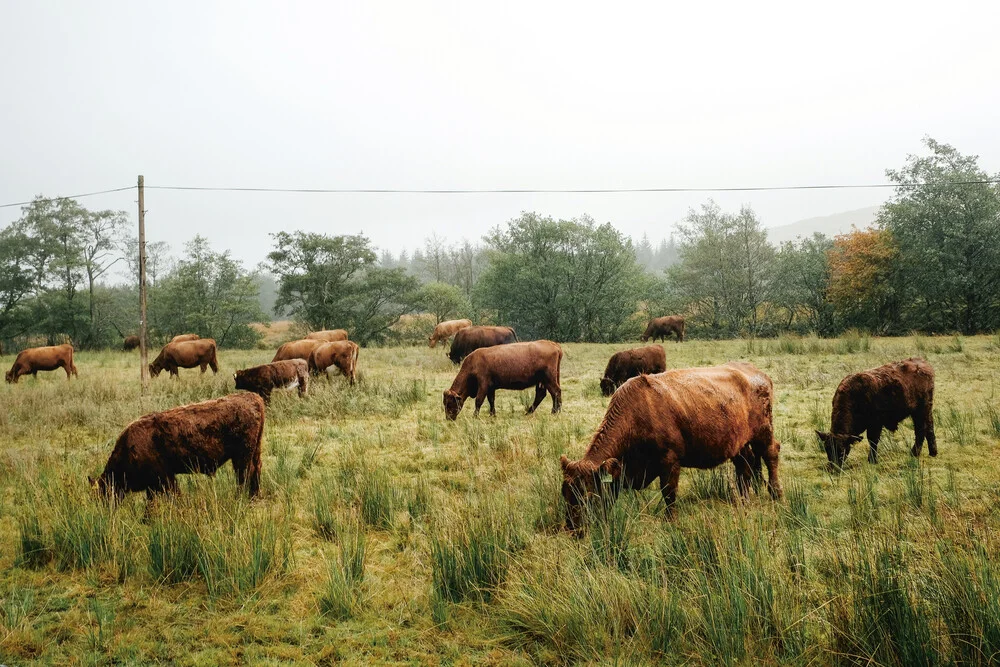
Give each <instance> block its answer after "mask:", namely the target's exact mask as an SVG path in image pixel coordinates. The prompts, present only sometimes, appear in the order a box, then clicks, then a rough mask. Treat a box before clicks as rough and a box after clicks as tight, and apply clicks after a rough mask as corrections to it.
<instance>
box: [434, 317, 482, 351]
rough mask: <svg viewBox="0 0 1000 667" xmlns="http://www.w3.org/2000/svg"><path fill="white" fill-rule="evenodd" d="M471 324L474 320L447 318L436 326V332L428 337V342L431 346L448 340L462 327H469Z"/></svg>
mask: <svg viewBox="0 0 1000 667" xmlns="http://www.w3.org/2000/svg"><path fill="white" fill-rule="evenodd" d="M471 326H472V320H446V321H444V322H442V323H441V324H439V325H437V326H436V327H434V332H433V333H432V334H431V336H430V338H428V339H427V342H428V343H429V344H430V346H431V347H434V346H435V345H437V344H438V342H440V341H442V340H448V339H449V338H451V337H452V336H454V335H455V334H456V333H458V332H459V331H461V330H462V329H467V328H468V327H471Z"/></svg>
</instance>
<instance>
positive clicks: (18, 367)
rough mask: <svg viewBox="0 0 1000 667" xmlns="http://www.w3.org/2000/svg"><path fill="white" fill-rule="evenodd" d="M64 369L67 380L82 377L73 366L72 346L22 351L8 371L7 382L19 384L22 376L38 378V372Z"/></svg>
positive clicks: (34, 348) (33, 348)
mask: <svg viewBox="0 0 1000 667" xmlns="http://www.w3.org/2000/svg"><path fill="white" fill-rule="evenodd" d="M57 368H62V369H63V370H65V371H66V379H67V380H69V379H70V376H71V375H73V376H76V377H80V376H79V374H78V373H77V372H76V366H75V365H73V346H72V345H53V346H51V347H32V348H28V349H27V350H21V351H20V352H19V353H18V355H17V357H16V358H15V359H14V365H13V366H11V367H10V370H9V371H7V375H6V380H7V382H8V383H9V384H17V380H18V378H20V377H21V376H22V375H31V376H33V377H35V378H37V377H38V371H54V370H56V369H57Z"/></svg>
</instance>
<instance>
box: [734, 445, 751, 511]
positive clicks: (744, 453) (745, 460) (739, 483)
mask: <svg viewBox="0 0 1000 667" xmlns="http://www.w3.org/2000/svg"><path fill="white" fill-rule="evenodd" d="M756 458H757V457H756V456H754V453H753V451H752V450H751V448H750V447H744V448H743V449H742V450H741V451H740V453H739V454H737V455H736V456H734V457H733V466H735V467H736V489H737V490H738V491H739V492H740V497H741V498H743V499H746V498H747V496H749V495H750V486H751V485H752V483H753V473H754V470H753V469H754V466H753V462H754V460H755V459H756Z"/></svg>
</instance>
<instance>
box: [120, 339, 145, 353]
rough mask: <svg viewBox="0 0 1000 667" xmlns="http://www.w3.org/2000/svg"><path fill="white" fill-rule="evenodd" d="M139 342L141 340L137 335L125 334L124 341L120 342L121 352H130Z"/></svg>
mask: <svg viewBox="0 0 1000 667" xmlns="http://www.w3.org/2000/svg"><path fill="white" fill-rule="evenodd" d="M141 343H142V341H141V340H140V339H139V337H138V336H126V337H125V341H124V342H123V343H122V352H131V351H132V350H134V349H136V348H137V347H139V345H140V344H141Z"/></svg>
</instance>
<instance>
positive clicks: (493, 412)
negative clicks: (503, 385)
mask: <svg viewBox="0 0 1000 667" xmlns="http://www.w3.org/2000/svg"><path fill="white" fill-rule="evenodd" d="M486 400H487V401H489V403H490V417H496V416H497V406H496V400H497V390H496V389H490V390H489V391H488V392H486Z"/></svg>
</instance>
